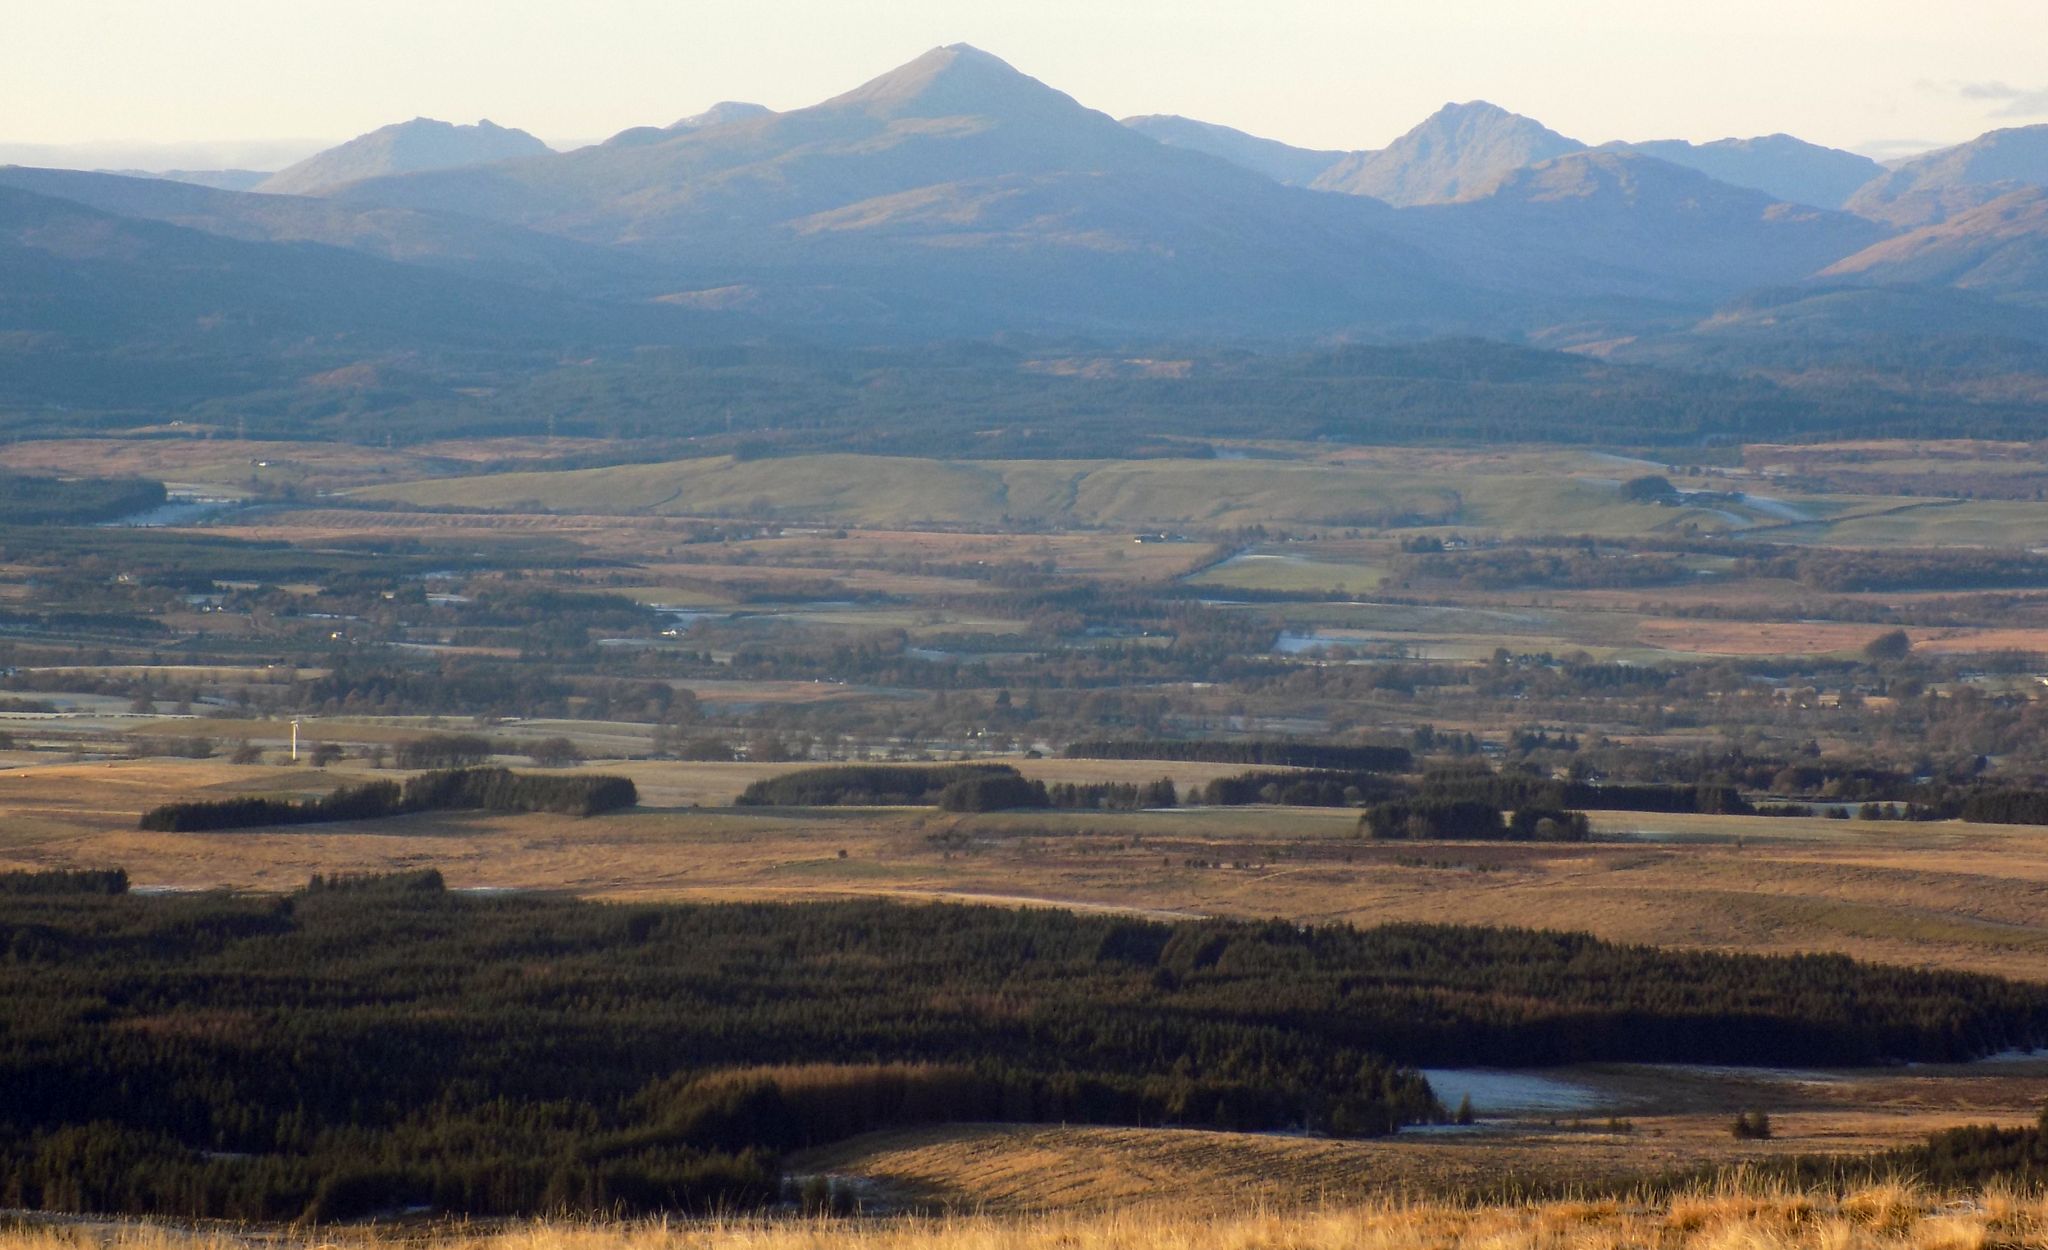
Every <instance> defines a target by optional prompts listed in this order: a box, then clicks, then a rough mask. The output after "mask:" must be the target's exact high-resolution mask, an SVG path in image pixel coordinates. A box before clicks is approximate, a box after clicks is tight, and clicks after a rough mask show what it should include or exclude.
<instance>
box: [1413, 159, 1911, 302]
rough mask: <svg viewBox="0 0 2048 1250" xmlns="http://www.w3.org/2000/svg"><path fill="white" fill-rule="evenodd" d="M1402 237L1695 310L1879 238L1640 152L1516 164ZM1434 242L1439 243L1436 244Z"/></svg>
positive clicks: (1791, 277)
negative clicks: (1490, 183) (1525, 164)
mask: <svg viewBox="0 0 2048 1250" xmlns="http://www.w3.org/2000/svg"><path fill="white" fill-rule="evenodd" d="M1398 221H1399V223H1400V224H1401V226H1402V228H1403V229H1405V230H1408V231H1409V233H1408V234H1407V235H1406V237H1409V238H1411V239H1414V240H1416V241H1418V242H1426V243H1428V245H1431V246H1434V247H1435V248H1437V249H1439V250H1440V254H1442V255H1444V256H1446V257H1454V258H1457V259H1458V260H1459V262H1460V263H1462V264H1464V265H1466V266H1470V267H1472V268H1471V269H1470V270H1469V271H1468V272H1469V273H1470V274H1471V275H1472V276H1473V277H1474V278H1475V279H1477V278H1479V277H1481V276H1487V277H1490V279H1491V280H1492V281H1494V282H1497V283H1500V284H1502V285H1503V286H1506V287H1509V288H1511V289H1520V290H1524V291H1529V292H1547V293H1549V295H1550V296H1551V297H1552V299H1554V300H1565V299H1571V298H1577V299H1602V300H1613V299H1624V300H1640V301H1647V302H1649V303H1651V304H1659V303H1662V304H1698V303H1702V302H1715V301H1719V300H1721V299H1725V298H1727V297H1729V296H1731V295H1734V294H1736V293H1737V292H1740V291H1743V290H1747V289H1750V288H1754V287H1760V286H1770V285H1775V284H1780V283H1790V282H1797V281H1799V280H1801V279H1804V278H1805V277H1807V276H1808V275H1810V274H1812V273H1813V272H1815V271H1816V270H1818V269H1821V268H1824V267H1825V266H1827V265H1830V264H1832V263H1834V262H1835V261H1837V260H1840V259H1841V258H1842V257H1844V256H1848V255H1850V254H1852V253H1854V252H1857V251H1860V250H1862V249H1863V248H1866V247H1869V246H1870V245H1871V244H1873V243H1875V242H1877V241H1878V240H1879V239H1880V238H1882V237H1884V235H1885V233H1886V231H1885V230H1884V228H1883V227H1881V226H1879V225H1877V224H1876V223H1873V222H1869V221H1865V220H1864V219H1862V218H1860V217H1855V216H1852V215H1850V214H1848V213H1839V212H1832V211H1829V210H1827V209H1820V208H1811V207H1807V206H1805V205H1796V204H1787V203H1784V202H1782V201H1779V200H1774V199H1772V198H1771V197H1770V196H1768V195H1765V194H1764V193H1762V192H1761V191H1752V190H1749V189H1748V188H1744V187H1735V186H1730V185H1728V184H1727V183H1724V182H1718V181H1716V180H1714V179H1712V178H1709V177H1707V176H1706V175H1705V174H1702V173H1700V172H1699V171H1697V170H1692V169H1686V168H1683V167H1681V166H1678V165H1673V164H1671V163H1670V162H1668V161H1662V160H1658V159H1656V158H1655V157H1649V156H1644V155H1642V154H1641V153H1637V152H1628V151H1617V150H1614V149H1605V150H1598V151H1587V152H1576V153H1573V154H1571V155H1568V156H1561V157H1557V158H1555V159H1553V160H1549V161H1545V162H1543V163H1541V164H1538V165H1533V166H1529V167H1527V168H1523V169H1515V170H1510V171H1508V172H1507V173H1504V174H1502V175H1500V177H1499V178H1498V179H1497V180H1496V181H1495V183H1494V184H1493V185H1492V186H1491V187H1489V188H1485V189H1484V190H1483V191H1479V192H1475V193H1473V194H1471V195H1469V196H1468V197H1467V198H1466V199H1463V200H1461V201H1459V202H1457V203H1454V204H1440V205H1434V206H1430V207H1425V208H1414V209H1409V210H1406V211H1404V212H1403V213H1401V214H1400V215H1399V218H1398ZM1430 241H1433V242H1430Z"/></svg>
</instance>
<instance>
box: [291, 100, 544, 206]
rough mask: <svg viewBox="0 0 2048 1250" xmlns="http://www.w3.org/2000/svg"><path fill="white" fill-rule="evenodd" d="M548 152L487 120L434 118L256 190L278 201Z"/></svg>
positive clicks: (361, 138) (379, 132) (364, 138)
mask: <svg viewBox="0 0 2048 1250" xmlns="http://www.w3.org/2000/svg"><path fill="white" fill-rule="evenodd" d="M547 151H549V148H548V145H547V144H545V143H542V142H541V141H540V140H539V139H536V138H534V137H533V136H532V135H530V134H527V133H526V132H525V131H523V130H513V129H510V128H509V127H505V126H500V125H498V124H497V123H495V122H493V121H491V120H489V119H488V118H486V119H484V120H482V121H479V122H477V123H476V124H475V125H474V126H458V125H454V124H453V123H450V122H444V121H437V120H435V119H434V118H431V117H415V118H413V119H412V120H411V121H407V122H395V123H393V124H392V125H389V126H381V127H379V128H378V129H376V130H373V131H371V132H370V133H368V134H365V135H357V136H356V137H355V138H353V139H350V140H349V141H348V142H347V143H344V144H341V145H340V146H338V147H332V148H328V149H327V150H326V151H324V152H316V153H315V154H313V155H312V156H309V157H307V158H306V159H305V160H303V161H300V162H299V163H298V164H296V165H293V166H291V167H290V168H288V169H284V170H280V171H279V172H278V173H277V174H275V175H273V176H271V177H270V178H267V179H265V180H264V181H263V182H262V183H260V184H259V185H258V186H257V187H256V190H259V191H265V192H269V193H271V194H276V195H314V194H318V193H319V192H321V191H325V190H328V189H329V188H332V187H338V186H341V185H342V184H344V183H350V182H358V181H361V180H362V179H364V178H377V177H382V176H383V175H385V174H409V173H418V172H420V171H422V170H429V169H455V168H459V167H461V166H464V165H488V164H490V163H492V162H494V161H505V160H512V159H515V158H517V157H521V156H539V155H542V154H544V153H546V152H547Z"/></svg>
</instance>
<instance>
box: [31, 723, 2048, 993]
mask: <svg viewBox="0 0 2048 1250" xmlns="http://www.w3.org/2000/svg"><path fill="white" fill-rule="evenodd" d="M34 758H35V757H28V756H19V755H17V756H15V757H14V760H15V762H17V763H19V764H21V765H22V766H20V767H15V768H12V769H8V770H6V771H4V772H0V865H4V866H8V867H47V866H57V865H90V866H112V865H119V866H122V867H126V868H127V869H128V870H129V872H130V873H131V874H132V875H133V877H134V879H135V881H136V882H137V883H138V884H140V885H145V886H161V887H173V888H182V889H204V888H213V887H221V886H226V887H233V888H243V889H257V890H288V889H293V888H296V887H298V886H299V885H300V884H302V883H303V882H304V881H305V880H306V878H307V877H309V876H311V875H312V874H313V873H315V872H334V871H373V870H385V869H394V868H410V867H421V866H433V867H438V868H440V869H442V870H443V872H444V873H445V874H446V875H447V877H448V879H449V882H450V884H451V885H455V886H479V887H480V886H489V887H502V888H516V889H535V890H567V891H571V892H574V893H578V894H584V895H588V896H592V897H600V898H633V899H664V898H667V899H721V898H748V899H808V898H832V897H852V896H876V897H891V898H902V899H980V900H986V901H992V902H1003V903H1036V904H1044V905H1060V906H1078V907H1088V908H1106V909H1118V910H1128V911H1132V912H1142V913H1150V914H1160V915H1228V916H1253V917H1265V916H1284V917H1289V918H1293V919H1299V920H1305V921H1319V922H1335V921H1345V922H1351V923H1358V924H1373V923H1380V922H1384V921H1394V920H1416V921H1446V922H1464V923H1473V924H1508V925H1524V926H1530V927H1538V928H1571V929H1583V930H1588V931H1591V932H1593V933H1596V934H1599V935H1600V936H1603V937H1607V938H1611V939H1615V940H1622V941H1631V942H1648V943H1655V944H1659V945H1666V946H1679V947H1695V948H1708V949H1722V950H1742V951H1758V952H1792V951H1812V950H1830V951H1840V952H1843V953H1847V954H1851V955H1856V956H1859V957H1863V958H1869V959H1877V960H1882V961H1886V962H1892V963H1901V964H1912V965H1926V966H1937V967H1946V968H1956V969H1967V970H1976V971H1985V972H1995V973H2001V974H2005V975H2010V976H2018V977H2027V978H2032V977H2038V976H2040V975H2041V970H2042V969H2043V968H2048V829H2044V828H2037V827H2026V826H2011V827H2007V826H1992V825H1964V824H1960V823H1952V822H1950V823H1931V824H1920V823H1903V822H1883V823H1880V822H1869V821H1832V820H1821V819H1803V818H1802V819H1774V818H1763V817H1722V816H1693V815H1645V814H1634V813H1601V814H1597V815H1596V818H1595V829H1596V832H1597V833H1598V834H1599V835H1600V840H1598V841H1595V842H1592V843H1586V844H1580V845H1530V844H1503V843H1491V844H1483V843H1378V842H1369V841H1364V840H1361V839H1359V838H1357V837H1356V836H1355V830H1356V820H1357V816H1356V813H1355V812H1352V811H1349V810H1345V809H1303V808H1292V809H1288V808H1259V807H1249V808H1206V809H1205V808H1195V809H1185V810H1179V811H1153V812H1013V813H993V814H987V815H972V816H962V815H949V814H945V813H941V812H937V811H935V810H932V809H927V808H906V809H859V808H836V809H800V810H775V809H761V808H732V807H729V806H726V805H727V804H729V803H730V802H731V801H732V798H733V797H734V796H735V795H736V794H737V793H738V792H739V791H740V790H741V789H743V788H744V787H745V786H746V784H747V783H748V782H749V781H751V780H753V779H755V778H757V777H760V776H764V775H768V774H771V773H774V772H777V771H782V770H785V769H786V768H787V767H789V766H787V765H769V764H688V763H677V762H672V761H670V762H646V761H634V762H623V763H606V764H601V765H593V767H596V768H601V769H604V770H608V771H618V772H623V773H625V774H627V775H629V776H631V777H633V778H634V780H635V782H636V784H637V785H638V786H639V787H640V790H641V794H642V801H643V804H645V806H643V807H642V808H640V809H638V810H635V811H632V812H625V813H618V814H614V815H610V816H604V817H599V818H595V819H591V820H576V819H570V818H564V817H557V816H545V815H528V816H485V815H482V814H474V815H469V814H464V815H448V814H437V815H422V816H412V817H402V818H398V819H394V820H389V821H381V822H375V823H368V824H337V825H322V826H301V827H297V828H293V829H289V830H251V831H242V832H233V833H209V834H161V833H143V832H141V831H138V830H137V829H136V828H135V820H136V817H137V815H138V814H139V813H140V812H142V811H143V810H144V809H146V808H148V807H150V806H153V805H155V804H156V803H159V802H163V801H166V800H168V799H172V798H179V797H218V796H221V795H227V794H238V793H297V794H308V793H313V792H317V791H323V790H325V789H328V788H331V787H333V786H334V785H337V784H340V783H342V782H343V781H355V780H361V779H365V778H368V777H371V776H377V775H383V774H378V773H374V772H371V771H369V770H365V769H361V768H360V767H359V766H353V765H352V766H351V767H350V769H348V770H344V769H335V770H330V771H325V772H316V771H314V770H311V769H306V768H296V769H295V768H288V767H272V766H245V767H238V766H234V765H230V764H226V763H222V762H220V761H218V760H205V761H189V760H166V759H145V760H138V761H118V762H104V763H78V764H51V763H33V762H29V761H31V760H32V759H34ZM1017 763H1018V764H1019V766H1020V767H1021V768H1023V769H1024V770H1025V771H1026V772H1027V773H1029V774H1030V775H1033V776H1036V777H1040V778H1043V779H1046V780H1053V781H1060V780H1069V781H1099V780H1132V781H1137V780H1148V779H1151V778H1153V777H1156V776H1159V775H1162V774H1165V775H1170V776H1172V777H1173V778H1174V779H1175V780H1176V782H1178V783H1179V784H1180V785H1181V786H1182V787H1183V788H1185V787H1188V786H1191V785H1196V784H1199V783H1200V782H1201V781H1203V780H1206V779H1207V778H1208V777H1210V776H1214V775H1216V774H1217V773H1219V772H1230V771H1235V770H1234V769H1233V768H1232V767H1231V766H1227V765H1185V764H1172V765H1167V764H1160V763H1157V762H1148V761H1068V760H1037V761H1031V760H1025V761H1017ZM841 851H844V852H845V855H844V857H841V855H840V852H841Z"/></svg>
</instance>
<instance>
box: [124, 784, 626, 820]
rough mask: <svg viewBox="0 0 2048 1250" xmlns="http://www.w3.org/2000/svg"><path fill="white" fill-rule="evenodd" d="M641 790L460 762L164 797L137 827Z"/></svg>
mask: <svg viewBox="0 0 2048 1250" xmlns="http://www.w3.org/2000/svg"><path fill="white" fill-rule="evenodd" d="M639 801H640V798H639V792H638V791H637V790H636V789H635V787H634V785H633V782H632V780H631V779H630V778H627V777H610V776H601V775H596V774H584V775H577V776H568V777H553V776H545V777H543V776H532V775H524V774H519V773H515V772H513V771H511V770H510V769H506V768H457V769H445V770H440V771H436V772H430V773H422V774H420V775H419V776H417V777H413V778H410V779H408V780H407V781H406V782H405V783H404V784H403V785H401V784H399V783H398V782H395V781H371V782H366V783H364V784H362V785H359V786H343V787H341V788H339V789H337V790H335V791H333V792H332V793H329V794H326V795H323V796H321V797H320V798H316V799H306V800H303V801H294V800H291V799H274V798H263V797H259V796H253V795H252V796H247V797H242V798H233V799H212V800H201V799H194V800H185V801H182V802H176V803H163V804H159V805H158V806H156V807H152V808H150V809H149V810H148V811H146V812H144V813H143V814H142V819H141V821H140V822H139V823H138V827H139V828H142V829H146V830H151V831H154V832H158V833H202V832H208V831H212V830H219V829H253V828H259V827H262V826H267V825H311V824H325V823H330V822H333V821H341V820H381V819H384V818H385V817H389V816H404V815H409V814H411V813H414V812H433V811H479V810H481V811H486V812H558V813H560V814H562V815H566V816H596V815H599V814H601V813H604V812H610V811H617V810H619V809H620V808H626V807H631V806H633V805H634V804H635V803H637V802H639Z"/></svg>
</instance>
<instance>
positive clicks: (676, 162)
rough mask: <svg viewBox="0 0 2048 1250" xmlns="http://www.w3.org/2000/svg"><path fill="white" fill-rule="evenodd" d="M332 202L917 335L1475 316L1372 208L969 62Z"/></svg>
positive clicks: (341, 193)
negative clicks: (399, 210) (473, 229)
mask: <svg viewBox="0 0 2048 1250" xmlns="http://www.w3.org/2000/svg"><path fill="white" fill-rule="evenodd" d="M333 194H334V197H335V198H337V199H339V200H342V201H344V202H347V203H352V204H380V205H385V206H390V207H403V208H409V209H415V210H427V211H442V212H455V213H462V214H465V215H470V216H477V217H484V218H489V219H492V220H496V221H500V222H505V223H509V224H515V225H519V226H522V227H526V228H530V229H536V230H542V231H547V232H551V233H556V234H561V235H564V236H567V237H570V238H574V239H577V240H580V241H583V242H589V243H598V244H606V245H614V246H623V247H628V248H631V249H632V250H633V251H634V252H635V253H636V254H637V255H640V256H643V257H646V258H648V260H649V262H650V263H651V264H653V265H655V266H657V267H665V268H668V269H670V270H672V271H674V272H676V273H677V274H678V275H679V276H678V279H677V285H676V287H675V289H674V290H673V291H671V292H670V293H669V297H670V298H671V299H672V300H674V301H675V302H678V303H684V304H688V305H692V306H698V307H744V308H749V309H753V310H757V311H761V312H763V313H773V312H774V311H775V310H778V309H779V310H784V311H785V312H786V313H787V314H788V315H791V316H797V317H802V318H805V319H816V318H819V317H826V318H830V317H837V316H848V317H872V318H879V319H880V320H881V321H882V322H886V323H890V324H892V325H894V326H895V327H896V328H897V329H899V330H904V331H912V332H922V333H930V332H934V331H943V332H945V333H948V334H955V335H957V334H961V333H969V332H980V331H982V330H992V329H1016V328H1042V327H1047V326H1062V327H1067V328H1072V327H1075V326H1077V325H1081V326H1090V327H1094V328H1099V329H1114V330H1118V331H1122V330H1127V329H1143V330H1145V331H1146V332H1157V331H1163V330H1169V329H1170V330H1175V331H1189V330H1199V331H1200V332H1205V333H1207V332H1216V331H1224V330H1227V331H1229V332H1233V333H1235V332H1244V331H1247V330H1250V331H1252V332H1255V333H1262V334H1278V333H1293V332H1299V331H1301V330H1305V329H1320V328H1329V327H1333V326H1342V325H1347V324H1350V323H1352V322H1355V321H1357V320H1360V319H1367V318H1379V319H1393V320H1396V321H1400V322H1402V323H1408V322H1410V321H1411V320H1412V321H1415V322H1420V323H1428V322H1429V319H1431V318H1434V317H1439V316H1443V315H1448V314H1449V313H1450V312H1451V311H1452V310H1453V309H1454V308H1455V307H1456V306H1458V305H1459V304H1460V303H1461V302H1466V303H1469V302H1470V301H1471V299H1472V293H1471V292H1470V291H1469V290H1466V289H1464V288H1463V284H1462V283H1461V282H1460V281H1459V280H1458V279H1456V278H1455V277H1454V276H1453V275H1451V274H1449V273H1447V272H1445V270H1444V267H1443V266H1442V265H1440V264H1433V263H1431V262H1429V261H1428V260H1427V259H1426V258H1425V257H1423V256H1422V255H1421V254H1420V253H1418V252H1417V251H1416V250H1415V249H1413V248H1411V247H1409V246H1406V245H1404V244H1403V243H1401V242H1400V241H1398V240H1396V239H1395V238H1393V237H1392V236H1391V235H1389V234H1388V233H1387V231H1386V230H1385V229H1384V223H1385V219H1386V218H1387V217H1388V210H1387V209H1386V208H1385V207H1384V206H1383V205H1377V204H1374V203H1372V202H1370V201H1366V200H1360V199H1355V198H1348V197H1337V196H1324V195H1316V194H1313V193H1310V192H1307V191H1303V190H1299V189H1293V188H1287V187H1281V186H1277V185H1275V184H1274V183H1272V182H1271V181H1269V180H1268V179H1266V178H1263V177H1261V176H1259V175H1257V174H1254V173H1251V172H1250V171H1248V170H1244V169H1240V168H1238V167H1236V166H1234V165H1231V164H1229V163H1227V162H1225V161H1221V160H1218V159H1216V158H1214V157H1211V156H1208V155H1205V154H1202V153H1198V152H1190V151H1186V150H1183V149H1179V148H1174V147H1169V146H1166V145H1164V144H1160V143H1156V142H1154V141H1152V140H1151V139H1148V138H1146V137H1145V136H1143V135H1141V134H1138V133H1137V132H1135V131H1133V130H1131V129H1129V128H1127V127H1125V126H1123V125H1121V124H1119V123H1118V122H1116V121H1115V120H1114V119H1112V118H1110V117H1108V116H1107V115H1105V114H1102V113H1099V112H1096V111H1094V110H1091V109H1087V108H1084V107H1082V106H1081V105H1080V104H1078V103H1076V102H1075V101H1074V100H1073V99H1072V98H1071V97H1069V96H1067V95H1065V94H1063V93H1061V92H1059V91H1056V90H1054V89H1052V88H1051V87H1048V86H1046V85H1045V84H1044V83H1041V82H1039V81H1038V80H1036V79H1034V78H1031V77H1028V76H1027V75H1025V74H1022V73H1020V72H1018V71H1017V70H1015V69H1013V68H1012V67H1010V66H1009V65H1007V64H1006V63H1004V62H1003V61H1001V60H1000V59H998V58H996V57H994V56H991V55H989V54H988V53H985V52H982V51H979V50H977V49H974V48H971V47H968V46H966V45H953V46H951V47H945V48H937V49H933V50H932V51H931V52H928V53H926V54H925V55H923V56H921V57H919V58H917V59H916V60H914V61H912V62H910V63H909V64H907V65H904V66H902V67H900V68H898V69H896V70H894V71H891V72H890V73H888V74H885V75H883V76H882V77H880V78H877V79H875V80H873V81H872V82H869V83H867V84H865V85H863V86H861V87H859V88H856V89H855V90H853V91H850V92H847V93H846V94H844V95H841V96H837V97H835V98H833V99H830V100H827V101H825V102H823V103H821V104H817V105H814V106H812V107H809V108H803V109H797V110H793V111H791V112H787V113H776V114H770V115H766V116H758V117H755V118H753V119H751V120H743V121H739V122H733V123H729V124H726V125H721V126H712V127H707V128H704V129H700V130H694V131H686V132H683V133H679V134H676V135H674V136H673V137H670V138H667V139H665V140H662V141H659V142H655V143H649V144H639V145H631V146H623V147H620V146H610V145H601V146H598V147H592V148H584V149H581V150H578V151H575V152H567V153H562V154H559V155H553V156H543V157H534V158H529V159H526V160H520V161H512V162H505V163H501V164H497V165H492V166H487V167H478V168H471V169H462V170H447V171H441V172H436V173H421V174H411V175H403V176H396V177H386V178H377V179H372V180H369V181H366V182H361V183H356V184H353V185H351V186H348V187H344V188H340V189H338V190H337V191H336V192H334V193H333Z"/></svg>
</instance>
